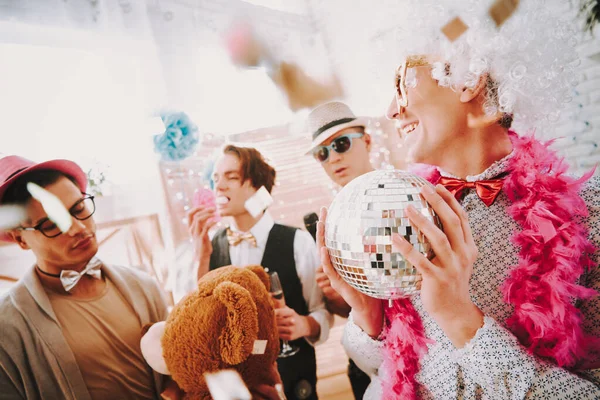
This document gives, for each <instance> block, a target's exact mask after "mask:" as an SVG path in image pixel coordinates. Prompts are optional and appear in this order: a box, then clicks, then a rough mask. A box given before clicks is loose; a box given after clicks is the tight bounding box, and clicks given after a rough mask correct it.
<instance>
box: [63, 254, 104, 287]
mask: <svg viewBox="0 0 600 400" xmlns="http://www.w3.org/2000/svg"><path fill="white" fill-rule="evenodd" d="M100 268H102V261H100V260H99V259H97V258H92V260H91V261H90V262H89V263H88V265H86V267H85V268H84V269H83V271H81V272H77V271H73V270H62V271H61V272H60V283H62V285H63V288H65V290H66V291H67V292H68V291H69V290H71V289H73V288H74V287H75V285H77V282H79V280H80V279H81V277H82V276H83V275H85V274H88V275H90V276H91V277H93V278H96V279H102V271H101V270H100Z"/></svg>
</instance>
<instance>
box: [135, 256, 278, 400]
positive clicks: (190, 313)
mask: <svg viewBox="0 0 600 400" xmlns="http://www.w3.org/2000/svg"><path fill="white" fill-rule="evenodd" d="M269 286H270V283H269V276H268V275H267V273H266V272H265V270H264V269H263V268H262V267H261V266H248V267H244V268H239V267H234V266H229V267H222V268H218V269H216V270H214V271H211V272H209V273H208V274H206V275H204V276H203V277H202V278H201V279H200V280H199V281H198V290H197V291H196V292H193V293H191V294H189V295H188V296H186V297H185V298H183V299H182V300H181V301H180V302H179V303H178V304H177V305H176V306H175V307H174V308H173V311H171V314H170V315H169V317H168V319H167V321H165V322H161V323H158V324H155V325H153V326H152V327H151V328H150V329H149V330H148V332H147V333H146V335H144V337H143V338H142V343H141V347H142V353H143V355H144V357H145V358H146V361H147V362H148V364H150V366H151V367H152V368H154V369H155V370H157V371H158V372H160V373H163V374H170V375H171V376H172V378H173V380H174V381H175V382H176V383H177V385H178V386H179V387H180V388H181V389H182V390H183V391H184V392H185V393H186V395H185V399H210V398H211V397H210V393H209V390H208V386H207V384H206V381H205V378H204V374H205V373H211V372H216V371H220V370H223V369H234V370H236V371H237V372H239V374H240V375H241V377H242V379H243V381H244V383H245V384H246V385H247V386H248V388H250V390H252V389H253V388H256V387H260V386H264V385H269V386H274V385H275V384H277V383H278V382H280V380H279V377H278V374H277V370H276V368H274V367H273V366H274V365H275V361H276V360H277V354H278V352H279V335H278V333H277V325H276V322H275V313H274V311H273V304H272V302H271V296H270V294H269ZM159 341H160V343H157V342H159ZM161 348H162V351H161ZM161 352H162V354H160V353H161Z"/></svg>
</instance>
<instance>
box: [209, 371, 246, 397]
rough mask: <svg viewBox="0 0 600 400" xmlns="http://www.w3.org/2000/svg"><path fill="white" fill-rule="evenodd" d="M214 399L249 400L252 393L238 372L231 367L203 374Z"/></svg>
mask: <svg viewBox="0 0 600 400" xmlns="http://www.w3.org/2000/svg"><path fill="white" fill-rule="evenodd" d="M204 378H205V379H206V385H207V386H208V391H209V392H210V394H211V396H212V397H213V399H214V400H251V399H252V395H251V394H250V391H249V390H248V388H247V387H246V385H245V384H244V381H243V380H242V377H241V376H240V374H239V373H237V372H236V371H234V370H232V369H225V370H223V371H219V372H215V373H212V374H204Z"/></svg>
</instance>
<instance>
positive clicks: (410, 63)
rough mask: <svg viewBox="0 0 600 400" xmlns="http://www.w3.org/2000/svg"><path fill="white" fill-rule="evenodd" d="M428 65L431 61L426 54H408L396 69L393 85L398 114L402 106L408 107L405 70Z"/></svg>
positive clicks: (400, 112)
mask: <svg viewBox="0 0 600 400" xmlns="http://www.w3.org/2000/svg"><path fill="white" fill-rule="evenodd" d="M428 65H431V63H430V62H429V58H428V57H427V56H424V55H418V56H408V57H407V58H406V60H404V62H403V63H402V64H400V65H399V66H398V68H397V69H396V75H395V76H394V86H396V105H397V106H398V113H399V114H402V109H403V108H406V107H408V92H407V89H406V72H407V70H408V68H415V67H425V66H428Z"/></svg>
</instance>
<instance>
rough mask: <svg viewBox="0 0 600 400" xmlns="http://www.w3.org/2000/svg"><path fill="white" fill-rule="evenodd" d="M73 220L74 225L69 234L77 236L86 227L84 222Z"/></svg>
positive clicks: (72, 218)
mask: <svg viewBox="0 0 600 400" xmlns="http://www.w3.org/2000/svg"><path fill="white" fill-rule="evenodd" d="M71 220H72V221H73V223H72V224H71V227H70V228H69V231H68V232H67V233H68V234H69V235H70V236H77V235H79V234H80V233H81V232H83V231H84V230H85V225H84V223H83V221H80V220H78V219H77V218H74V217H71Z"/></svg>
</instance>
